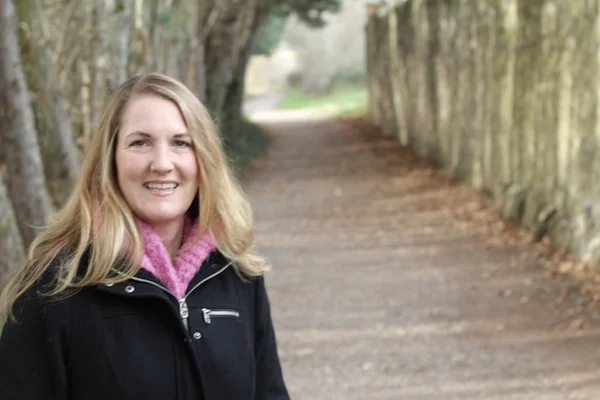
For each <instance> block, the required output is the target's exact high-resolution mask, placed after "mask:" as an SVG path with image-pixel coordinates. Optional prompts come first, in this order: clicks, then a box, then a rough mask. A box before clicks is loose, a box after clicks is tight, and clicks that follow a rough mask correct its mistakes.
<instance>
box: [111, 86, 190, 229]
mask: <svg viewBox="0 0 600 400" xmlns="http://www.w3.org/2000/svg"><path fill="white" fill-rule="evenodd" d="M115 162H116V167H117V180H118V184H119V188H120V189H121V192H122V193H123V196H124V198H125V200H126V201H127V203H128V204H129V207H131V209H132V210H133V212H134V213H135V214H136V215H137V216H138V217H139V218H141V219H142V220H143V221H145V222H146V223H148V224H150V225H151V226H153V227H157V226H162V227H165V226H167V225H171V224H173V223H176V224H177V223H181V222H183V219H184V216H185V213H186V212H187V210H188V209H189V207H190V205H191V203H192V201H193V200H194V196H195V195H196V194H197V193H198V165H197V163H196V155H195V152H194V148H193V144H192V138H191V137H190V135H189V132H188V130H187V126H186V124H185V121H184V120H183V117H182V115H181V112H180V111H179V108H178V107H177V106H176V105H175V104H174V103H173V102H171V101H169V100H166V99H164V98H162V97H160V96H155V95H140V96H137V97H134V98H133V99H132V100H131V101H130V102H129V104H128V105H127V107H126V108H125V112H124V113H123V117H122V120H121V129H120V130H119V132H118V136H117V147H116V151H115Z"/></svg>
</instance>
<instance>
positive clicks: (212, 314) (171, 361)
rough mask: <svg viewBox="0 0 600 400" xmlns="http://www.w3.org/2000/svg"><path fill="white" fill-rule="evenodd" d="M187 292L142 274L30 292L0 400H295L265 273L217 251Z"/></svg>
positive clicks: (10, 328)
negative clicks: (242, 271) (237, 265)
mask: <svg viewBox="0 0 600 400" xmlns="http://www.w3.org/2000/svg"><path fill="white" fill-rule="evenodd" d="M32 292H33V293H35V291H32ZM187 293H188V294H187V296H186V298H185V300H177V299H176V298H175V296H173V295H172V294H170V293H169V292H168V291H167V290H166V289H165V288H164V287H162V285H161V283H160V282H159V281H158V280H157V279H156V278H154V277H153V276H152V275H151V274H150V273H148V272H147V271H144V270H140V272H139V273H138V274H137V275H136V276H135V277H134V278H133V279H131V280H129V281H127V282H124V283H119V284H115V285H112V286H105V285H97V286H90V287H86V288H84V289H82V290H80V291H78V292H77V293H76V294H74V295H72V296H70V297H68V298H67V299H62V300H52V301H50V300H48V298H45V299H43V300H42V299H40V297H39V296H37V295H33V294H31V293H30V294H28V295H27V296H24V297H22V298H21V299H19V301H18V302H17V304H16V307H15V310H16V316H17V320H18V323H12V322H8V323H7V324H6V325H5V327H4V330H3V332H2V336H1V337H0V398H1V399H2V400H42V399H43V400H48V399H53V400H95V399H98V400H100V399H101V400H107V399H110V400H117V399H122V400H133V399H136V400H137V399H139V400H142V399H143V400H153V399H156V400H159V399H160V400H175V399H177V400H184V399H185V400H187V399H189V400H192V399H193V400H199V399H205V400H230V399H231V400H234V399H235V400H251V399H255V400H263V399H264V400H267V399H268V400H283V399H289V396H288V394H287V390H286V388H285V384H284V382H283V377H282V373H281V367H280V364H279V358H278V355H277V348H276V343H275V335H274V331H273V326H272V322H271V316H270V310H269V301H268V298H267V293H266V290H265V284H264V279H263V278H262V277H261V278H253V279H250V280H248V281H243V280H242V279H240V277H239V276H238V275H237V273H236V272H235V270H234V267H233V266H232V265H231V263H229V262H228V261H227V260H226V259H225V257H223V256H222V255H221V254H220V253H219V252H218V251H215V252H213V253H212V254H211V256H210V257H209V258H208V259H207V260H206V261H205V262H204V264H203V265H202V267H201V268H200V270H199V272H198V273H197V274H196V276H195V277H194V278H193V279H192V281H191V283H190V286H189V289H188V292H187Z"/></svg>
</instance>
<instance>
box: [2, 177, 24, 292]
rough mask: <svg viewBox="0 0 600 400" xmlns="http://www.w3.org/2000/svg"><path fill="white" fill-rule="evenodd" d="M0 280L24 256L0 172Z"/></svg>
mask: <svg viewBox="0 0 600 400" xmlns="http://www.w3.org/2000/svg"><path fill="white" fill-rule="evenodd" d="M0 254H2V257H0V281H1V280H2V278H3V277H4V276H5V275H6V274H7V273H8V272H9V271H11V270H12V269H13V268H16V267H17V266H18V265H19V264H20V263H21V262H23V259H24V257H25V254H24V251H23V242H22V240H21V234H20V233H19V227H18V226H17V220H16V219H15V214H14V211H13V209H12V205H11V204H10V199H9V198H8V193H6V188H5V186H4V180H3V179H2V174H0Z"/></svg>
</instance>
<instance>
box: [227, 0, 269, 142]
mask: <svg viewBox="0 0 600 400" xmlns="http://www.w3.org/2000/svg"><path fill="white" fill-rule="evenodd" d="M266 15H267V14H266V11H265V10H261V9H257V11H256V12H255V13H254V17H253V20H252V24H251V25H250V30H249V37H248V40H247V41H246V43H245V44H244V46H243V47H242V49H241V52H240V54H239V56H238V60H237V66H236V68H235V69H234V71H233V75H232V76H233V78H232V80H231V81H230V82H229V85H227V89H226V91H225V101H224V106H223V111H222V115H223V117H222V123H221V129H222V130H223V132H224V134H225V138H226V139H227V140H228V141H229V142H231V143H230V145H232V146H234V147H235V145H236V143H240V141H242V140H243V137H242V136H243V132H241V129H240V128H241V122H242V104H243V101H244V88H245V83H246V80H245V79H246V68H247V67H248V62H249V61H250V56H252V50H253V49H254V44H255V42H256V38H257V37H258V31H259V28H260V26H261V24H262V22H263V21H264V17H265V16H266ZM240 144H241V143H240Z"/></svg>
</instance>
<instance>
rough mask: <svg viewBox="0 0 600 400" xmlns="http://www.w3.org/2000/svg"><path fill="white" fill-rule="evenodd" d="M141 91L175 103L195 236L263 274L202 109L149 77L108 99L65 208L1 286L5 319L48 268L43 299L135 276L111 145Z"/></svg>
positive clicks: (248, 218)
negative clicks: (206, 237)
mask: <svg viewBox="0 0 600 400" xmlns="http://www.w3.org/2000/svg"><path fill="white" fill-rule="evenodd" d="M148 94H150V95H156V96H160V97H162V98H164V99H167V100H169V101H172V102H173V103H174V104H175V105H177V107H178V108H179V110H180V111H181V114H182V116H183V119H184V121H185V123H186V125H187V128H188V131H189V134H190V135H191V137H192V141H193V144H194V150H195V153H196V160H197V163H198V178H199V187H198V193H197V195H196V198H195V199H194V201H193V202H192V205H191V207H190V210H189V214H190V216H191V217H192V218H193V219H196V218H197V219H198V227H199V228H198V233H197V234H198V238H200V236H201V234H202V233H204V232H205V231H206V230H208V232H209V233H210V234H211V235H212V237H213V239H214V242H215V245H216V247H217V248H218V249H219V250H220V251H221V252H222V253H223V254H224V255H225V256H226V257H228V258H230V259H231V260H234V261H235V264H234V265H236V268H239V272H241V273H243V274H244V275H247V276H258V275H261V274H262V273H264V272H265V271H267V270H268V269H269V266H268V264H267V263H266V261H265V260H264V259H263V258H262V257H260V256H259V255H258V254H256V253H255V250H254V240H253V233H252V223H253V217H252V209H251V207H250V204H249V202H248V200H247V199H246V198H245V196H244V194H243V192H242V190H241V188H240V187H239V184H238V183H237V181H236V179H234V177H233V175H232V172H231V170H230V168H229V166H228V164H227V159H226V156H225V153H224V151H223V146H222V142H221V138H220V136H219V134H218V131H217V129H216V127H215V125H214V124H213V122H212V119H211V117H210V116H209V114H208V112H207V110H206V108H205V107H204V106H203V105H202V103H200V101H199V100H198V99H197V98H196V96H194V95H193V94H192V92H191V91H190V90H189V89H188V88H186V87H185V86H184V85H183V84H182V83H180V82H178V81H177V80H175V79H173V78H170V77H168V76H165V75H161V74H155V73H154V74H148V75H144V76H137V77H133V78H131V79H129V80H128V81H127V82H125V83H124V84H122V85H121V86H120V87H119V88H118V89H117V91H116V92H115V93H114V94H113V95H112V96H111V98H110V100H109V102H108V105H107V107H106V110H105V111H104V114H103V115H102V119H101V121H100V126H99V129H98V131H97V132H96V133H95V135H94V136H93V137H92V139H91V142H90V143H89V148H88V149H87V155H86V158H85V159H84V161H83V165H82V169H81V174H80V176H79V180H78V182H77V185H76V187H75V188H74V190H73V192H72V193H71V195H70V197H69V199H68V200H67V203H66V204H65V206H64V207H63V208H62V209H61V210H60V211H58V212H57V213H56V214H55V216H54V218H53V220H52V221H51V222H50V224H49V225H48V227H46V229H45V230H44V231H43V232H41V233H40V234H39V235H38V237H37V238H36V240H35V241H34V242H33V243H32V245H31V247H30V250H29V254H28V257H27V260H26V262H25V265H24V266H22V267H21V268H18V269H17V270H15V271H14V273H13V274H12V275H11V276H10V277H9V279H8V280H7V282H6V284H5V285H4V286H3V288H2V291H1V292H0V315H4V316H5V317H6V316H10V315H12V306H13V304H14V302H15V301H16V299H17V298H19V297H20V296H21V295H22V294H23V293H24V292H26V291H27V290H28V289H30V288H31V287H33V286H34V285H36V283H38V282H39V281H40V279H41V278H42V277H43V276H44V278H46V274H45V272H46V271H47V270H48V268H52V271H49V275H51V279H52V280H51V284H50V286H49V287H48V288H47V289H48V290H47V292H46V294H48V295H51V296H56V295H59V294H65V293H66V291H67V290H68V289H71V288H81V287H84V286H87V285H93V284H99V283H110V282H119V281H123V280H126V279H128V278H130V277H132V276H133V275H134V274H135V273H136V272H137V271H138V269H139V265H140V261H141V257H142V255H143V242H142V239H141V237H140V233H139V231H138V227H137V224H136V219H135V215H134V214H133V212H132V210H131V209H130V207H129V206H128V204H127V202H126V201H125V199H124V198H123V195H122V193H121V190H120V189H119V186H118V183H117V178H116V177H117V173H116V166H115V144H116V141H117V135H118V132H119V129H120V125H121V119H122V116H123V113H124V111H125V108H126V107H127V105H128V104H129V102H130V101H131V100H132V99H133V98H135V97H136V96H138V95H148ZM82 258H84V262H82ZM80 264H81V265H82V267H83V268H81V269H80V268H79V266H80ZM44 281H46V279H44ZM1 320H2V319H1V318H0V323H1Z"/></svg>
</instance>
